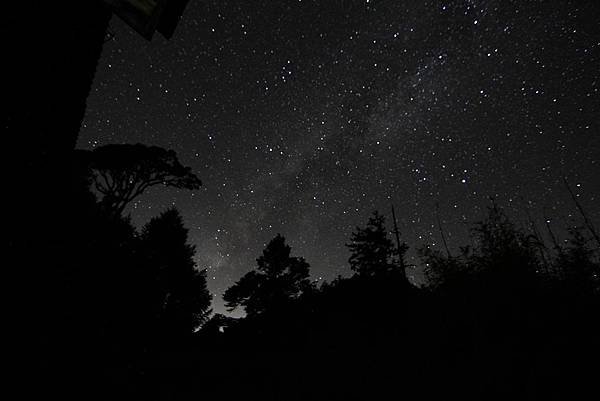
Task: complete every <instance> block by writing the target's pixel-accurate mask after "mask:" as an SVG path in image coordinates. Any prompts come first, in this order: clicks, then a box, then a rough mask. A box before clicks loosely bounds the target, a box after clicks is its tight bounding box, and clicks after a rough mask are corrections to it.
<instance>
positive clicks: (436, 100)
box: [78, 0, 600, 312]
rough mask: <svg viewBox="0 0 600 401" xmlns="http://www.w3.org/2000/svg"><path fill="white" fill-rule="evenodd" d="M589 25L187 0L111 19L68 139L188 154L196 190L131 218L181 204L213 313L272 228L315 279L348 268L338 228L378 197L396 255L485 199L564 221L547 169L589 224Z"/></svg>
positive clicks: (381, 8) (592, 141)
mask: <svg viewBox="0 0 600 401" xmlns="http://www.w3.org/2000/svg"><path fill="white" fill-rule="evenodd" d="M599 21H600V4H599V3H598V2H596V1H592V0H589V1H586V0H579V1H559V0H556V1H524V0H519V1H509V0H470V1H412V0H411V1H408V0H407V1H401V0H379V1H376V0H370V1H365V0H362V1H358V0H356V1H352V0H327V1H325V0H322V1H316V0H313V1H310V0H297V1H293V0H254V1H232V0H206V1H199V0H192V1H190V4H188V7H187V9H186V11H185V13H184V15H183V17H182V20H181V21H180V23H179V25H178V27H177V30H176V32H175V34H174V36H173V38H172V39H171V40H170V41H166V40H165V39H164V38H162V37H161V36H160V35H155V37H154V38H153V40H152V41H151V42H148V41H146V40H145V39H143V38H142V37H141V36H139V35H138V34H137V33H135V32H134V31H133V30H132V29H131V28H130V27H128V26H127V25H125V24H124V23H123V22H122V21H121V20H119V19H118V18H116V17H113V19H112V20H111V23H110V31H111V33H112V34H113V35H112V39H110V40H108V41H107V42H106V43H105V45H104V50H103V53H102V57H101V59H100V61H99V64H98V69H97V72H96V76H95V80H94V84H93V87H92V90H91V93H90V96H89V98H88V107H87V112H86V116H85V118H84V121H83V123H82V128H81V133H80V136H79V145H78V146H79V147H81V148H87V149H91V148H94V147H96V146H101V145H104V144H108V143H137V142H141V143H145V144H149V145H158V146H162V147H165V148H170V149H174V150H175V151H176V152H177V153H178V155H179V158H180V160H181V161H182V162H183V163H184V164H185V165H189V166H192V168H193V170H194V171H195V172H196V173H197V175H198V176H199V177H200V178H201V179H202V181H203V184H204V186H203V187H202V189H201V190H199V191H195V192H189V191H178V190H174V189H164V188H155V189H153V190H150V191H148V192H147V193H146V194H145V195H144V196H142V197H140V198H139V199H138V201H137V202H135V204H133V205H131V207H130V208H129V210H128V213H131V216H132V218H133V221H134V222H135V223H136V224H137V225H138V226H139V225H141V224H143V223H145V222H147V221H148V220H149V219H150V218H151V217H153V216H156V215H157V214H159V213H160V212H161V211H163V210H165V209H166V208H168V207H170V206H176V207H177V208H178V209H179V210H180V211H181V212H182V214H183V216H184V218H185V222H186V225H187V227H188V228H189V230H190V240H191V242H192V243H193V244H195V245H196V247H197V262H198V266H199V267H201V268H207V269H208V277H209V288H210V289H211V291H212V292H213V293H214V294H215V295H216V297H215V301H214V308H215V311H217V312H223V311H224V309H223V304H222V301H221V299H220V295H221V294H222V292H223V291H224V290H225V289H226V288H227V287H229V286H230V285H231V284H233V283H234V282H235V281H236V280H237V279H239V277H241V275H243V274H244V273H246V272H247V271H248V270H250V269H252V268H253V267H254V266H255V259H256V257H258V256H259V254H260V253H261V251H262V249H263V248H264V246H265V244H266V243H267V242H268V241H269V240H270V239H271V238H273V237H274V236H275V235H276V234H277V233H281V234H283V235H284V236H286V238H287V240H288V242H289V244H290V245H291V246H292V252H293V254H295V255H297V256H304V257H305V258H306V259H307V261H308V262H309V263H310V264H311V271H312V276H313V278H314V279H315V280H319V281H322V280H330V279H332V278H334V277H335V276H337V275H339V274H341V275H347V274H349V268H348V263H347V259H348V257H349V254H348V251H347V249H346V247H345V246H344V244H345V243H346V242H348V240H349V237H350V233H351V232H352V231H353V230H354V228H355V227H356V226H357V225H364V223H365V222H366V220H367V219H368V217H369V215H370V214H371V212H372V211H373V210H374V209H378V210H379V211H380V212H382V213H384V214H387V215H389V212H390V206H391V204H392V203H393V204H394V205H395V208H396V214H397V217H398V224H399V228H400V231H401V234H402V237H403V238H404V240H405V241H406V242H407V243H408V244H409V245H410V246H411V247H412V249H413V250H414V248H415V247H419V246H421V245H422V244H425V243H429V244H432V245H433V246H435V247H439V246H440V240H441V238H440V235H439V231H438V228H437V223H436V216H439V218H440V220H441V222H442V225H443V227H444V231H445V234H446V236H447V239H448V243H449V245H450V247H451V248H456V247H458V246H459V245H464V244H467V243H469V242H468V241H469V237H468V232H469V231H468V229H469V224H470V223H472V222H473V221H476V220H478V219H480V218H481V217H482V216H483V215H484V213H485V208H486V206H488V205H489V197H493V198H495V200H496V202H497V203H498V204H499V205H500V206H503V207H505V208H506V210H507V211H508V213H509V214H510V215H511V217H512V218H513V219H514V220H515V221H516V222H517V223H523V224H526V221H527V219H528V218H527V214H528V213H529V214H530V215H531V216H532V218H533V219H534V220H536V221H539V222H542V223H543V221H544V220H550V221H551V222H552V224H554V225H555V227H556V229H557V230H558V229H559V227H563V226H564V227H566V226H568V225H575V224H579V223H580V222H581V219H580V217H579V215H578V214H577V211H576V209H575V207H574V204H573V202H572V200H571V198H570V196H569V193H568V192H567V191H566V189H565V187H564V184H563V182H562V177H563V176H566V177H567V178H568V180H569V183H570V184H571V186H572V187H573V190H574V191H575V193H576V195H577V197H578V199H579V202H580V203H581V204H582V206H583V207H584V208H585V209H586V211H587V213H588V214H589V217H591V218H592V220H593V221H594V222H596V224H598V222H600V207H599V205H600V202H599V200H600V179H598V177H599V176H600V118H599V116H600V91H599V88H600V23H599ZM436 205H438V206H436ZM436 210H439V212H436ZM409 256H410V260H411V262H412V263H415V264H418V260H417V259H416V257H415V253H414V251H411V253H410V255H409ZM410 276H411V277H412V278H413V279H414V280H415V281H416V282H419V281H420V280H422V273H421V272H420V269H419V268H418V267H415V268H413V269H412V270H411V272H410Z"/></svg>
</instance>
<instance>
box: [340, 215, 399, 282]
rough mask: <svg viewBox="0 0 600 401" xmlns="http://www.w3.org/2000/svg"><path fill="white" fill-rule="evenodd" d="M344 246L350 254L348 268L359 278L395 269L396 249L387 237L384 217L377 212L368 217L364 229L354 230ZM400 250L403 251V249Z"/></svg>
mask: <svg viewBox="0 0 600 401" xmlns="http://www.w3.org/2000/svg"><path fill="white" fill-rule="evenodd" d="M346 246H347V247H348V248H349V249H350V252H351V256H350V259H349V260H348V261H349V262H350V268H351V269H352V270H353V271H355V272H356V273H358V275H360V276H373V275H376V274H378V273H383V272H388V271H391V270H393V269H394V268H395V267H396V264H395V262H394V255H395V254H396V253H397V252H396V249H395V247H394V244H393V242H392V240H391V239H390V238H389V237H388V231H387V230H386V228H385V217H384V216H383V215H381V214H379V213H378V212H377V211H375V212H373V216H371V217H369V221H368V223H367V226H366V227H365V228H360V227H357V228H356V232H353V233H352V236H351V242H350V243H349V244H346ZM402 250H404V251H405V248H404V247H403V248H402Z"/></svg>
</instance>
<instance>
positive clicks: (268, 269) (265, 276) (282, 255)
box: [223, 234, 314, 317]
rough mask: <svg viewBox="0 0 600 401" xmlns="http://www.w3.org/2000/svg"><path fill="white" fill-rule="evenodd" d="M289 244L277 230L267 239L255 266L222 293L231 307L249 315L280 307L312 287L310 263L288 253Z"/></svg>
mask: <svg viewBox="0 0 600 401" xmlns="http://www.w3.org/2000/svg"><path fill="white" fill-rule="evenodd" d="M290 252H291V248H290V246H289V245H287V244H286V243H285V238H284V237H283V236H281V235H279V234H277V236H276V237H275V238H273V239H272V240H271V242H269V244H268V245H267V247H266V248H265V249H264V251H263V254H262V256H260V257H259V258H258V259H257V260H256V262H257V267H256V269H255V270H252V271H250V272H248V273H246V274H245V275H244V276H243V277H242V278H241V279H240V280H239V281H237V282H236V283H235V284H234V285H233V286H231V287H230V288H228V289H227V290H226V291H225V294H224V295H223V300H224V301H225V305H226V307H227V308H228V309H229V310H230V311H232V310H234V309H235V308H237V307H239V306H242V307H244V310H245V312H246V315H247V316H248V317H252V316H256V315H259V314H261V313H263V312H265V311H266V310H270V309H273V308H277V307H281V306H282V305H284V304H286V303H287V302H288V301H290V300H293V299H297V298H298V297H300V296H301V295H302V294H304V293H306V292H308V291H310V290H311V289H313V287H314V285H313V284H312V283H311V282H310V280H309V264H308V263H307V262H306V261H305V260H304V258H300V257H294V256H290Z"/></svg>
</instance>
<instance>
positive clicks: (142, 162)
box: [80, 143, 202, 215]
mask: <svg viewBox="0 0 600 401" xmlns="http://www.w3.org/2000/svg"><path fill="white" fill-rule="evenodd" d="M80 152H82V153H83V155H84V156H83V157H82V158H83V159H84V160H85V161H86V163H87V167H88V169H89V170H90V172H91V179H92V184H93V186H94V188H95V190H96V191H97V192H98V193H100V194H101V195H102V196H103V198H102V201H101V204H102V205H103V207H104V208H105V209H106V210H108V211H109V212H111V213H113V214H115V215H120V214H121V213H122V212H123V210H124V209H125V207H126V206H127V205H128V204H129V203H130V202H131V201H133V200H134V199H135V198H137V197H138V196H140V195H141V194H142V193H143V192H144V191H145V190H146V189H148V188H149V187H152V186H156V185H164V186H167V187H174V188H180V189H190V190H195V189H198V188H200V186H201V185H202V182H201V181H200V179H199V178H198V177H197V176H196V175H195V174H194V173H193V172H192V169H191V168H190V167H186V166H183V165H182V164H181V162H180V161H179V159H178V158H177V155H176V153H175V151H173V150H166V149H163V148H161V147H158V146H146V145H143V144H139V143H138V144H110V145H105V146H101V147H98V148H96V149H94V150H91V151H89V150H88V151H80Z"/></svg>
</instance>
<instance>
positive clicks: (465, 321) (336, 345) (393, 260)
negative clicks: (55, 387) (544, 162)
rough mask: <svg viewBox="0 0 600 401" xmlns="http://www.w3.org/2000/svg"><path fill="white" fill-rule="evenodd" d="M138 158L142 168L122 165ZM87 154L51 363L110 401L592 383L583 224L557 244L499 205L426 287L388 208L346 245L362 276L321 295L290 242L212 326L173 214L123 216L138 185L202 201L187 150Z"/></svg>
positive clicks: (591, 284)
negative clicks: (142, 218) (73, 372)
mask: <svg viewBox="0 0 600 401" xmlns="http://www.w3.org/2000/svg"><path fill="white" fill-rule="evenodd" d="M134 149H135V152H138V153H139V154H140V155H142V156H140V157H141V159H140V158H135V157H127V160H128V161H132V160H134V161H135V162H132V163H130V162H128V163H123V162H122V160H123V159H122V158H120V157H118V155H120V154H122V153H126V154H129V153H130V152H132V151H134ZM113 153H114V155H113ZM73 155H74V159H73V160H74V161H75V163H74V168H73V170H72V171H73V172H74V176H73V179H72V180H71V182H72V183H73V185H72V189H73V192H72V197H73V200H74V202H73V205H76V206H77V208H76V209H73V210H72V211H71V213H72V215H73V218H74V219H73V220H74V221H76V222H77V225H76V227H74V228H73V230H72V232H71V235H70V237H69V243H70V251H69V258H68V259H66V260H63V261H62V262H61V264H60V266H61V268H60V270H54V271H53V272H52V275H49V276H48V280H51V283H50V282H48V283H47V284H48V293H47V294H46V295H45V296H44V299H46V300H47V301H46V302H51V304H52V306H51V310H53V311H55V312H54V313H51V314H48V315H47V318H48V319H49V322H47V323H48V326H46V327H52V328H53V330H51V331H43V332H41V333H40V336H41V337H42V339H43V343H44V344H45V345H44V347H45V349H44V353H45V354H44V357H43V358H41V359H40V362H41V363H42V365H43V366H45V367H46V368H47V369H49V370H51V371H53V372H55V370H56V369H57V365H58V366H60V365H61V364H64V366H63V369H64V370H65V371H70V369H72V367H73V366H86V367H88V368H86V369H85V370H83V371H80V372H78V374H79V375H83V376H84V379H85V380H86V382H87V383H94V386H93V387H90V388H94V389H95V390H94V393H95V394H94V395H95V396H97V397H98V398H99V399H111V398H112V397H113V395H114V394H120V395H126V396H127V397H129V398H133V399H138V398H139V399H141V398H150V399H169V400H170V399H193V398H207V399H213V398H219V399H226V400H234V399H240V398H241V399H249V400H265V399H269V400H270V399H272V400H370V399H387V398H388V397H395V398H399V399H400V398H403V397H416V398H419V399H441V398H447V397H454V396H457V397H460V398H462V399H473V400H476V399H477V400H480V399H567V398H573V397H575V398H577V394H580V395H581V394H583V393H584V391H585V390H590V389H592V388H593V383H594V382H595V377H596V372H597V370H595V368H593V366H594V364H596V363H597V359H596V357H597V352H598V351H597V339H598V338H600V337H598V335H599V334H600V332H599V331H598V324H597V317H598V314H597V312H598V310H599V309H598V306H599V305H598V301H599V296H600V263H599V256H600V255H599V252H598V250H599V244H598V243H597V240H596V238H595V237H594V235H593V233H592V232H590V230H589V229H588V228H587V227H586V226H585V224H582V227H580V228H574V229H572V230H571V231H570V237H569V238H568V239H566V240H564V241H561V242H558V241H557V242H556V243H553V244H546V241H545V240H544V239H543V238H542V237H541V236H540V234H539V233H538V232H537V231H533V230H527V229H522V228H519V227H518V226H516V225H515V224H513V223H512V222H511V221H510V219H509V218H508V217H507V216H506V214H505V213H504V212H503V210H502V209H501V208H500V207H498V206H497V205H496V204H495V203H492V204H491V206H490V207H489V210H488V214H487V216H486V218H485V219H484V220H483V221H481V222H476V223H474V224H473V227H472V231H471V237H472V244H471V245H469V246H464V247H461V248H460V252H458V253H457V254H456V255H453V254H451V253H450V251H449V250H446V252H442V251H439V250H437V249H436V248H432V247H429V246H423V247H421V248H420V249H418V255H419V257H420V260H421V262H422V264H423V266H424V268H425V272H426V276H427V284H426V285H424V286H422V287H416V286H414V285H413V284H411V283H410V282H409V280H408V279H407V275H406V269H407V264H406V261H405V254H406V251H407V249H408V245H407V244H405V243H404V242H397V243H394V241H393V240H392V236H391V234H392V233H393V231H390V230H389V229H388V228H387V227H386V218H385V216H383V215H381V214H379V213H378V212H376V211H375V212H374V213H373V215H372V216H371V217H370V218H369V220H368V221H367V223H366V225H365V226H364V227H357V228H356V230H355V231H354V232H353V233H349V236H348V237H349V242H348V244H346V245H347V247H348V251H349V259H348V265H349V268H350V271H351V272H352V274H351V275H350V276H349V277H341V276H340V277H338V278H336V279H335V280H333V281H331V282H326V283H323V284H321V285H317V284H316V282H315V281H312V280H311V279H310V271H309V269H310V266H309V263H308V262H307V261H306V260H304V259H303V258H302V257H299V256H294V255H293V250H292V249H291V248H290V246H289V245H287V244H286V241H285V238H284V237H283V236H282V235H279V234H278V235H277V236H275V237H274V238H273V239H272V240H271V241H270V242H269V243H268V244H267V246H266V247H265V249H264V251H263V253H262V255H260V256H259V257H258V259H257V260H256V266H255V268H254V269H252V270H251V271H249V272H248V273H247V274H245V275H244V276H242V277H241V278H240V279H239V280H238V281H237V282H236V283H234V284H233V285H232V286H231V287H230V288H229V289H228V290H227V291H226V292H225V294H224V296H223V298H224V301H225V302H226V306H227V307H228V309H229V310H230V311H233V310H242V311H244V312H245V316H244V317H242V318H232V317H228V316H225V315H222V314H212V311H211V309H210V305H211V298H212V295H211V294H210V293H209V291H208V289H207V286H206V271H205V270H199V267H198V266H196V264H195V262H194V254H195V248H194V246H193V245H191V244H190V243H189V239H188V237H187V229H186V228H185V227H184V224H183V221H182V218H181V216H180V214H179V212H178V211H177V210H176V209H169V210H167V211H165V212H163V213H161V214H160V215H158V216H156V217H154V218H152V219H151V220H150V221H149V222H148V223H147V224H146V225H144V226H143V227H142V228H141V230H136V228H135V227H134V226H133V225H132V223H131V221H130V218H129V216H128V214H126V213H124V212H123V210H124V208H123V207H121V206H118V207H117V208H116V209H115V204H119V205H121V203H118V202H116V201H115V199H116V197H117V195H118V194H121V195H119V196H120V198H119V199H122V200H121V201H120V202H124V201H125V200H126V199H130V198H131V196H130V195H131V194H134V193H138V192H139V193H138V195H141V194H142V193H143V190H142V191H139V190H138V189H136V188H140V185H142V188H147V187H148V185H147V184H139V183H140V182H156V183H157V185H163V186H169V185H172V183H177V185H178V187H180V188H189V189H194V188H197V187H198V185H200V180H199V179H198V178H197V177H195V176H194V175H193V174H192V173H191V172H190V171H189V169H187V168H185V167H183V166H181V165H180V163H179V161H178V160H177V157H176V155H175V154H174V153H173V152H171V151H166V150H164V149H157V148H154V147H146V146H144V145H141V144H138V145H107V146H106V147H100V148H97V149H95V150H93V151H75V152H74V153H73ZM98 155H101V158H102V160H105V161H106V164H103V165H102V168H100V167H99V166H100V165H99V164H98V162H97V160H98V159H99V157H98ZM165 155H168V160H169V161H170V162H169V163H164V160H163V159H164V156H165ZM144 158H145V159H144ZM142 159H144V160H142ZM173 166H175V167H173ZM155 176H156V177H160V178H152V177H155ZM123 177H127V178H123ZM98 182H100V183H102V184H101V185H103V186H99V185H98ZM144 185H146V186H145V187H144ZM111 187H112V188H113V190H114V192H111V191H108V189H109V188H111ZM122 194H125V195H122ZM127 194H129V195H127ZM107 198H108V200H107ZM550 234H553V233H552V231H551V230H550ZM92 372H93V373H92ZM63 385H67V384H66V383H63Z"/></svg>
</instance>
